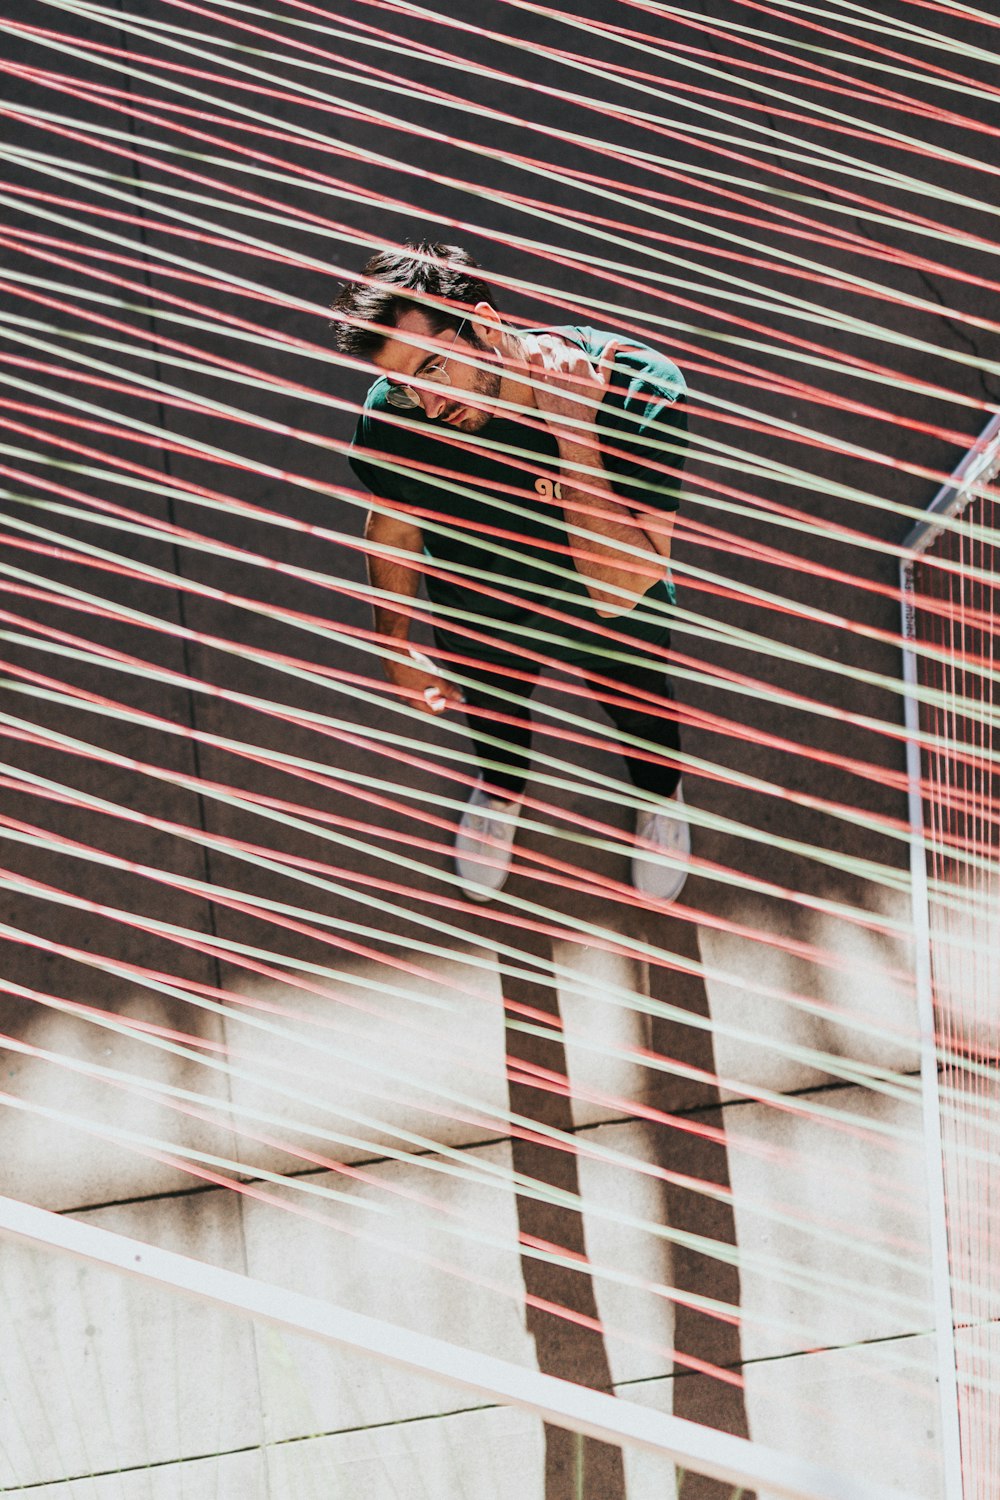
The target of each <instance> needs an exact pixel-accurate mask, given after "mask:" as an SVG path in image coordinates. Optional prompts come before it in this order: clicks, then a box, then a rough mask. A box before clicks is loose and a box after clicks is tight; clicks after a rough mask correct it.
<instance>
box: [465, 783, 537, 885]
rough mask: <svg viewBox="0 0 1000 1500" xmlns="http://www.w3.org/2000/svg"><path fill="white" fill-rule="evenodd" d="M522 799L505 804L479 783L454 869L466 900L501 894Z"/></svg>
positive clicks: (468, 809) (470, 803) (470, 805)
mask: <svg viewBox="0 0 1000 1500" xmlns="http://www.w3.org/2000/svg"><path fill="white" fill-rule="evenodd" d="M521 800H522V799H521V798H517V799H515V801H513V802H502V801H501V800H500V799H499V798H498V797H491V796H490V795H489V794H488V793H487V792H485V791H484V790H483V786H482V783H481V782H477V783H476V785H475V787H473V790H472V796H471V797H470V798H469V805H468V807H467V808H466V809H465V812H464V813H463V814H462V821H461V823H459V825H458V834H457V835H456V838H455V869H456V871H457V872H458V878H459V880H460V881H461V882H462V886H463V888H464V890H465V894H466V895H467V896H471V898H472V900H473V901H489V900H490V899H491V897H493V896H495V895H496V893H497V891H499V890H502V888H503V884H504V881H505V880H506V879H507V871H508V870H509V869H510V856H511V849H512V848H513V844H514V835H515V833H516V832H517V820H518V817H519V816H520V812H521Z"/></svg>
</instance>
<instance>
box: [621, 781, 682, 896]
mask: <svg viewBox="0 0 1000 1500" xmlns="http://www.w3.org/2000/svg"><path fill="white" fill-rule="evenodd" d="M635 836H636V838H637V839H645V840H647V842H648V843H650V844H653V845H654V846H655V850H656V856H660V855H662V856H664V862H663V863H662V864H661V863H660V861H659V858H654V857H653V852H652V850H650V851H648V852H647V851H644V850H642V849H636V851H635V853H634V854H633V855H632V884H633V885H634V886H635V888H636V890H637V891H639V892H640V894H641V895H643V896H652V897H654V898H655V899H656V900H657V901H676V900H677V897H678V896H679V895H680V893H681V891H682V890H683V889H684V882H685V880H687V876H688V864H689V862H690V859H691V825H690V824H689V823H688V820H687V818H686V816H685V812H684V794H683V792H682V791H681V788H680V787H679V786H678V788H677V792H676V794H675V795H674V796H673V797H670V798H668V799H666V800H664V801H663V802H661V803H660V805H659V806H658V807H649V808H640V809H639V810H638V811H637V812H636V815H635ZM667 860H669V861H670V863H669V864H668V863H667V862H666V861H667Z"/></svg>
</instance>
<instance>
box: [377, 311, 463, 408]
mask: <svg viewBox="0 0 1000 1500" xmlns="http://www.w3.org/2000/svg"><path fill="white" fill-rule="evenodd" d="M468 321H469V320H468V318H463V319H462V321H461V323H459V325H458V327H457V328H456V329H455V333H454V337H453V338H452V341H451V343H450V344H449V345H448V350H447V353H446V354H445V355H444V356H443V357H440V358H437V359H434V360H432V361H431V363H430V364H429V365H425V366H423V368H422V369H421V370H420V379H421V381H424V380H426V381H429V382H430V383H431V384H432V385H451V376H450V375H449V374H448V361H449V359H451V357H452V350H453V349H454V347H455V344H456V343H457V341H458V336H459V334H460V333H461V332H462V329H463V328H464V327H465V325H466V323H467V322H468ZM385 399H386V401H387V402H388V403H389V405H390V406H394V407H395V408H396V410H397V411H413V409H414V407H417V406H419V405H420V393H419V392H418V391H415V390H414V389H413V386H412V385H390V386H389V390H388V392H387V394H386V398H385Z"/></svg>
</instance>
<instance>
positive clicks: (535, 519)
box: [350, 327, 687, 658]
mask: <svg viewBox="0 0 1000 1500" xmlns="http://www.w3.org/2000/svg"><path fill="white" fill-rule="evenodd" d="M534 331H536V332H550V333H557V334H559V335H561V336H562V337H563V338H565V339H567V340H568V341H569V342H571V343H574V344H577V345H578V346H579V347H581V348H582V349H584V350H585V351H586V353H587V356H588V358H589V359H590V360H591V362H592V363H594V364H596V363H597V362H598V361H599V360H600V358H601V355H602V353H603V351H604V349H605V347H606V346H607V345H608V344H609V343H611V342H616V343H617V344H618V345H619V348H618V349H617V350H616V352H615V360H614V363H615V366H616V369H615V372H614V374H613V375H612V379H611V382H610V384H609V386H608V389H607V391H606V393H605V396H604V399H603V401H602V403H601V405H600V407H599V408H598V410H597V412H596V418H595V425H596V429H597V432H598V434H599V435H600V438H601V459H602V465H603V467H604V469H605V471H606V473H607V475H608V478H609V479H610V482H611V486H612V489H613V490H614V491H615V493H616V494H617V495H618V496H620V497H621V499H623V500H625V501H628V500H630V499H631V500H634V501H636V502H638V503H639V504H641V505H648V506H652V507H655V508H656V509H660V510H675V509H676V508H677V504H678V500H679V481H678V480H676V479H673V478H668V477H667V476H666V475H662V474H657V473H656V472H655V471H651V470H650V468H649V465H650V463H653V464H655V463H662V464H665V465H668V466H669V467H670V468H672V469H677V468H679V467H680V466H681V464H682V463H683V458H684V447H685V444H686V431H687V423H686V414H685V411H684V396H685V391H686V387H685V384H684V377H683V376H682V374H681V372H680V370H678V368H677V366H676V365H675V364H673V363H672V362H671V361H670V360H669V359H667V358H666V357H665V356H664V355H662V354H659V353H657V351H656V350H655V349H650V348H648V347H646V346H645V345H642V344H638V343H635V344H633V343H625V344H622V342H621V336H620V335H618V334H613V333H605V332H600V331H598V330H597V329H594V328H588V327H567V328H555V329H544V330H543V329H539V330H534ZM388 390H389V383H388V381H387V380H385V379H384V378H382V379H379V380H377V381H376V382H375V384H374V385H373V386H372V387H371V389H370V390H369V392H368V397H367V400H366V402H365V410H364V412H363V413H362V416H361V419H360V421H359V422H358V428H357V432H356V434H355V438H354V444H353V447H352V450H351V455H350V461H351V466H352V468H353V469H354V472H355V473H356V474H357V476H358V478H359V479H360V481H361V483H362V484H364V485H365V486H366V487H367V488H368V489H369V490H371V491H372V493H373V494H374V495H375V496H377V497H378V498H380V499H383V500H386V501H388V502H389V503H390V504H392V505H393V506H395V507H398V508H399V509H400V510H403V511H406V512H407V513H409V514H412V515H413V518H414V521H415V522H417V523H418V524H419V525H420V526H421V529H422V531H423V537H424V550H425V553H426V555H427V557H428V558H429V559H430V560H431V561H432V562H433V564H435V565H436V566H439V567H441V568H443V569H447V570H449V571H451V570H454V572H455V573H456V574H458V575H460V576H457V577H454V578H450V579H441V578H437V577H434V576H433V574H428V575H427V577H426V584H427V594H428V597H429V598H430V600H431V602H432V604H433V605H434V607H435V619H436V631H437V634H438V636H439V638H441V637H447V636H449V634H450V632H449V631H448V622H449V620H451V619H454V618H455V616H454V614H453V613H452V612H453V611H468V612H470V613H472V614H473V615H475V616H476V617H477V618H476V620H475V622H473V623H474V624H475V626H476V628H478V629H480V630H482V631H485V632H488V633H489V634H490V635H491V636H494V637H496V638H497V644H496V647H495V648H492V647H489V646H482V645H481V644H478V643H477V645H476V646H475V647H474V648H472V647H470V645H469V643H468V641H465V642H463V641H462V639H461V637H460V636H456V637H454V638H453V639H451V640H448V641H447V644H449V645H451V646H452V647H453V649H456V650H459V651H461V650H463V649H464V650H465V651H467V652H468V651H470V650H473V649H474V650H475V652H476V653H477V654H482V655H483V657H484V658H488V657H490V656H499V655H502V654H504V652H505V651H506V652H509V650H510V647H511V645H514V644H516V643H517V641H518V640H519V639H520V640H522V641H524V642H525V644H530V641H527V640H526V639H525V628H528V629H538V630H544V631H546V632H549V633H552V634H555V635H556V636H558V637H559V638H560V641H559V644H558V645H557V646H552V645H547V646H546V647H545V649H546V650H547V651H549V652H552V653H553V654H556V655H560V656H566V655H567V654H575V650H576V649H577V648H578V647H581V648H582V649H583V651H584V653H585V654H587V653H586V647H585V646H584V645H583V639H584V638H585V637H586V636H587V634H588V633H589V632H587V631H586V629H585V628H584V627H585V626H586V625H587V624H590V625H593V624H594V623H595V622H598V616H597V614H596V611H595V609H594V606H593V602H592V600H591V598H590V595H589V593H588V592H587V588H586V585H585V583H584V581H583V579H582V578H581V576H580V575H579V574H578V573H577V572H576V569H575V568H574V566H573V562H572V559H571V558H570V557H569V556H568V555H567V554H566V553H559V552H553V551H550V550H547V548H546V545H545V544H546V543H548V544H549V545H550V546H552V545H553V544H554V545H557V546H563V547H565V546H566V545H567V544H568V542H569V540H570V539H569V538H568V537H567V534H566V530H565V526H564V522H563V512H562V506H561V505H560V503H559V500H558V489H557V485H558V481H559V456H558V449H557V445H556V440H555V438H554V437H553V436H552V435H551V433H550V432H549V430H548V429H547V428H546V427H545V426H544V424H543V423H542V422H541V421H540V420H539V418H538V414H535V413H533V414H532V416H533V417H534V419H535V420H534V422H533V423H532V422H529V421H520V420H518V419H516V418H514V417H508V416H506V415H503V414H500V415H498V416H495V417H493V418H491V419H490V421H488V422H487V423H486V424H485V426H484V427H483V428H482V429H481V430H480V431H479V432H477V433H474V434H469V433H463V432H459V431H457V430H456V429H454V428H450V427H448V426H447V424H445V423H441V422H432V421H431V420H430V419H429V418H428V417H427V416H426V414H425V413H424V411H423V410H422V409H421V408H419V407H417V408H415V409H414V410H413V411H412V412H400V411H396V410H394V409H393V408H392V407H391V406H389V405H388V403H387V401H386V394H387V392H388ZM441 471H444V473H442V472H441ZM585 477H586V476H584V478H585ZM630 480H640V481H642V482H641V483H638V484H636V483H630V482H629V481H630ZM428 512H429V513H430V515H428ZM490 528H494V529H496V528H500V529H502V530H504V531H505V532H509V533H511V535H510V536H504V537H497V536H495V535H494V534H493V531H491V530H490ZM471 569H479V570H482V571H483V572H488V573H491V574H493V575H496V576H495V577H494V578H491V579H483V580H477V578H476V577H475V576H472V577H465V576H461V575H462V572H463V570H471ZM555 569H562V570H563V572H562V573H560V572H556V571H554V570H555ZM477 581H481V582H483V583H484V584H485V585H486V586H487V587H488V588H490V589H495V590H498V591H502V592H503V593H504V595H506V596H507V597H504V598H494V597H492V595H491V594H490V593H488V592H486V593H484V592H483V591H482V590H481V589H479V588H476V586H475V585H476V582H477ZM643 602H644V603H645V604H646V605H647V606H650V605H652V606H654V608H655V607H656V606H657V605H660V606H664V605H667V606H668V605H670V604H671V603H672V602H673V590H672V586H671V585H670V584H669V583H667V582H661V583H658V584H656V585H655V586H654V587H653V588H652V589H650V591H649V592H648V593H647V594H646V595H645V598H644V601H643ZM539 604H543V605H546V606H549V607H551V608H553V609H555V610H558V611H559V612H560V613H562V614H565V615H567V616H569V619H568V620H564V621H559V620H553V619H552V618H551V617H550V616H548V615H545V614H542V613H540V611H539V608H538V606H539ZM657 614H659V610H657ZM459 618H461V616H459ZM631 621H632V615H631V613H630V614H626V615H619V616H616V617H614V618H613V619H611V620H608V621H604V622H599V623H603V624H607V625H611V626H612V627H613V628H614V629H615V630H623V631H626V632H627V633H629V634H636V635H637V636H640V637H642V636H647V637H648V636H649V635H650V625H649V623H648V622H647V624H646V625H645V626H644V627H642V626H639V625H638V623H637V622H636V623H635V624H634V625H633V624H632V623H630V622H631ZM666 623H667V620H666V617H665V616H664V617H663V624H664V625H666ZM654 633H655V627H654ZM563 643H565V644H563ZM592 649H593V640H592V642H591V650H592Z"/></svg>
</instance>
